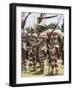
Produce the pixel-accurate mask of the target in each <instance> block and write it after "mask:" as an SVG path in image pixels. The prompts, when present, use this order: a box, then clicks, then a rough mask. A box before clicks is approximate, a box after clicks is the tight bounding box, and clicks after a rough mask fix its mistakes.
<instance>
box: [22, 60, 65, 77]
mask: <svg viewBox="0 0 73 90" xmlns="http://www.w3.org/2000/svg"><path fill="white" fill-rule="evenodd" d="M57 61H58V74H57V75H63V74H64V65H62V60H57ZM37 66H38V64H37ZM50 72H51V68H50V67H49V64H48V63H47V59H46V60H45V61H44V73H43V74H40V70H39V68H36V71H34V72H33V71H32V72H30V71H28V72H24V71H22V72H21V77H37V76H53V75H51V74H50ZM54 73H55V69H54Z"/></svg>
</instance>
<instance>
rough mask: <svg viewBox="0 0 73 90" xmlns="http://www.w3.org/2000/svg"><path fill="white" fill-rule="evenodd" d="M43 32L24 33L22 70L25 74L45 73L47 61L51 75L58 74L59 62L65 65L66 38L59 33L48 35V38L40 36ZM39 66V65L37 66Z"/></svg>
mask: <svg viewBox="0 0 73 90" xmlns="http://www.w3.org/2000/svg"><path fill="white" fill-rule="evenodd" d="M40 34H41V32H38V33H36V34H35V35H34V34H33V35H29V34H26V33H25V32H22V37H21V39H22V49H21V55H22V60H21V69H22V71H24V72H35V71H36V70H37V68H39V73H40V74H43V73H44V61H45V60H46V59H47V61H48V67H50V68H51V72H50V73H51V74H54V68H55V74H58V60H59V59H61V60H62V64H64V42H63V41H64V37H60V36H59V35H58V33H57V32H54V31H53V32H52V33H47V38H44V37H41V36H40ZM37 64H38V65H37Z"/></svg>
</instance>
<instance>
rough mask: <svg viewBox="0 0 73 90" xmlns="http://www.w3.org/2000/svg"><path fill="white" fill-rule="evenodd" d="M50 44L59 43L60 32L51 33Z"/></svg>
mask: <svg viewBox="0 0 73 90" xmlns="http://www.w3.org/2000/svg"><path fill="white" fill-rule="evenodd" d="M50 44H53V45H56V44H59V41H58V34H52V35H51V38H50Z"/></svg>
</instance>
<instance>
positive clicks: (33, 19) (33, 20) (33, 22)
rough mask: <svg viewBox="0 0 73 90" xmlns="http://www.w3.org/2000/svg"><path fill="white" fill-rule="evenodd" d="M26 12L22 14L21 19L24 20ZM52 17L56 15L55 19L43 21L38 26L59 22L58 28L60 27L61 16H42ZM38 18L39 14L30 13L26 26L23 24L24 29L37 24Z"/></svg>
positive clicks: (62, 17) (62, 16)
mask: <svg viewBox="0 0 73 90" xmlns="http://www.w3.org/2000/svg"><path fill="white" fill-rule="evenodd" d="M27 14H28V12H26V13H25V12H22V14H21V15H22V16H21V17H22V19H23V18H25V16H27ZM54 15H58V16H57V17H54V18H51V19H43V20H42V22H41V23H40V25H49V24H51V23H58V22H59V26H61V25H62V23H63V19H64V15H63V14H54V13H46V14H45V15H44V16H45V17H47V16H54ZM39 16H40V13H31V14H30V15H29V17H28V18H27V20H26V24H25V28H27V27H33V28H34V26H35V25H36V24H37V17H39Z"/></svg>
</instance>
